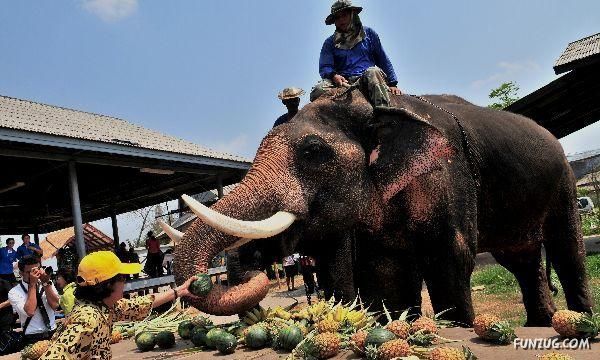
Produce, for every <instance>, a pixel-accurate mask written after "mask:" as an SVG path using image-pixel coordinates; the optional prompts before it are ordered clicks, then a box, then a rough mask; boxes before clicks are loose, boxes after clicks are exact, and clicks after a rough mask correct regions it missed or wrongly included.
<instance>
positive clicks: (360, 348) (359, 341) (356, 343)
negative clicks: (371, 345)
mask: <svg viewBox="0 0 600 360" xmlns="http://www.w3.org/2000/svg"><path fill="white" fill-rule="evenodd" d="M367 335H369V333H368V332H367V331H364V330H360V331H357V332H355V333H354V334H353V335H352V336H351V337H350V341H351V342H352V345H353V346H352V351H354V353H355V354H356V355H363V354H364V352H365V340H366V339H367Z"/></svg>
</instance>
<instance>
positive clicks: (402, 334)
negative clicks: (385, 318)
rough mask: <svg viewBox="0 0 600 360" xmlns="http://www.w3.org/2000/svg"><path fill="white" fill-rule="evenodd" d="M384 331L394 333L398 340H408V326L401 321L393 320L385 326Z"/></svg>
mask: <svg viewBox="0 0 600 360" xmlns="http://www.w3.org/2000/svg"><path fill="white" fill-rule="evenodd" d="M385 329H386V330H389V331H391V332H393V333H394V335H396V336H397V337H398V338H400V339H408V336H409V335H410V324H409V323H407V322H406V321H403V320H394V321H392V322H391V323H389V324H387V325H386V326H385Z"/></svg>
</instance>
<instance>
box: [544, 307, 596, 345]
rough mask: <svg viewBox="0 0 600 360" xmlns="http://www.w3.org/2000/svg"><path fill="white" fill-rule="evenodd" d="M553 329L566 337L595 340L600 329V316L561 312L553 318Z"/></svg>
mask: <svg viewBox="0 0 600 360" xmlns="http://www.w3.org/2000/svg"><path fill="white" fill-rule="evenodd" d="M552 327H553V328H554V330H556V332H557V333H559V334H560V335H561V336H564V337H577V338H595V337H596V336H598V331H599V329H600V316H598V314H593V315H589V314H586V313H579V312H576V311H572V310H559V311H557V312H555V313H554V316H552Z"/></svg>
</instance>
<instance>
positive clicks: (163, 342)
mask: <svg viewBox="0 0 600 360" xmlns="http://www.w3.org/2000/svg"><path fill="white" fill-rule="evenodd" d="M154 338H155V339H156V345H158V347H159V348H161V349H170V348H172V347H173V346H175V335H173V333H172V332H170V331H161V332H159V333H158V334H156V336H155V337H154Z"/></svg>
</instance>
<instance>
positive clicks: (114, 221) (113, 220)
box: [110, 210, 120, 251]
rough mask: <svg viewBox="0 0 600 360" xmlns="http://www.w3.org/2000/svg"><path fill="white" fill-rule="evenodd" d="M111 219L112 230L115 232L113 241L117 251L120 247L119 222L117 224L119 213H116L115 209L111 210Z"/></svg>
mask: <svg viewBox="0 0 600 360" xmlns="http://www.w3.org/2000/svg"><path fill="white" fill-rule="evenodd" d="M110 221H111V223H112V232H113V243H114V247H115V251H117V249H119V244H120V241H119V224H117V214H115V211H114V210H111V212H110Z"/></svg>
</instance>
